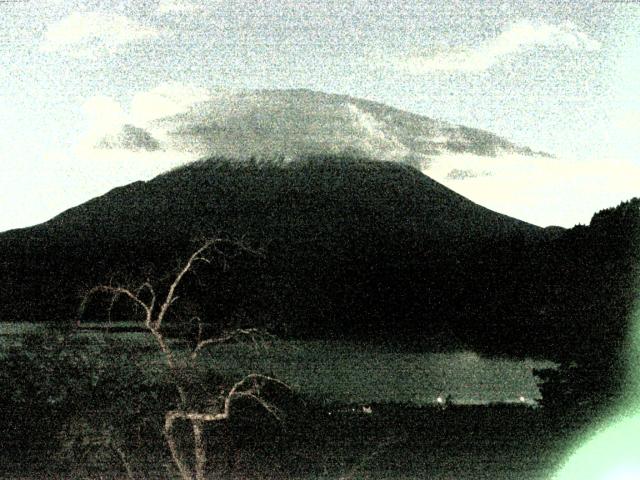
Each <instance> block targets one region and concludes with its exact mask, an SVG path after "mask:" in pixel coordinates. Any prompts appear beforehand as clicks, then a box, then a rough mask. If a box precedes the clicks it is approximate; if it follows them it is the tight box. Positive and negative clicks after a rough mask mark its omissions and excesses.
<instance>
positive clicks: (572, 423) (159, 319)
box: [0, 158, 640, 480]
mask: <svg viewBox="0 0 640 480" xmlns="http://www.w3.org/2000/svg"><path fill="white" fill-rule="evenodd" d="M212 236H215V237H216V238H218V239H225V238H226V239H228V238H231V239H242V241H241V242H236V241H233V242H224V241H222V240H221V242H223V243H224V245H225V246H224V248H223V247H222V243H220V248H218V247H219V244H218V243H206V245H208V247H207V248H209V247H211V248H213V247H215V248H213V252H211V251H207V252H205V253H207V256H203V255H204V253H203V252H204V250H201V249H199V250H196V251H195V253H194V249H195V248H197V247H198V246H199V245H202V243H200V244H197V245H196V246H195V247H194V244H193V239H194V238H196V239H199V241H200V242H202V241H204V240H206V239H207V238H211V237H212ZM203 239H204V240H203ZM216 242H217V241H216ZM253 246H255V248H254V247H253ZM639 247H640V200H638V199H634V200H631V201H629V202H625V203H623V204H621V205H619V206H618V207H616V208H612V209H608V210H604V211H602V212H598V213H597V214H595V215H594V217H593V219H592V221H591V224H590V225H589V226H576V227H575V228H573V229H569V230H563V229H557V228H554V229H542V228H538V227H535V226H533V225H528V224H526V223H524V222H520V221H518V220H516V219H512V218H509V217H506V216H504V215H500V214H497V213H495V212H491V211H489V210H487V209H484V208H482V207H480V206H478V205H475V204H474V203H472V202H470V201H468V200H467V199H465V198H463V197H461V196H459V195H457V194H455V193H454V192H452V191H450V190H448V189H446V188H445V187H443V186H442V185H439V184H438V183H437V182H434V181H433V180H431V179H429V178H428V177H426V176H424V175H422V174H421V173H419V172H418V171H416V170H414V169H412V168H410V167H407V166H401V165H393V164H386V163H383V162H373V161H369V160H360V159H352V158H337V159H336V158H313V159H308V160H305V161H299V162H293V163H290V164H285V163H282V162H280V163H279V162H266V163H260V162H244V163H242V162H229V161H219V160H209V161H204V162H200V163H196V164H194V165H190V166H188V167H184V168H181V169H178V170H176V171H174V172H169V173H167V174H165V175H162V176H160V177H157V178H156V179H154V180H152V181H150V182H147V183H142V182H139V183H135V184H132V185H129V186H127V187H123V188H120V189H116V190H114V191H112V192H110V193H109V194H107V195H105V196H103V197H101V198H98V199H94V200H92V201H90V202H88V203H86V204H84V205H81V206H79V207H77V208H75V209H72V210H69V211H67V212H65V213H63V214H62V215H60V216H58V217H56V218H54V219H52V220H51V221H49V222H47V223H45V224H42V225H39V226H36V227H33V228H30V229H23V230H18V231H13V232H7V233H5V234H2V235H0V248H1V249H2V252H3V254H4V258H3V260H2V264H3V270H2V272H0V306H1V309H2V310H0V315H1V316H2V320H9V321H17V322H44V323H46V324H47V325H48V327H49V328H46V329H44V330H43V331H41V332H35V333H31V334H26V335H25V336H24V337H23V338H22V339H21V340H20V341H19V342H17V343H11V342H10V343H8V344H6V345H4V346H3V347H2V350H0V406H1V407H2V409H3V415H1V416H0V441H1V442H2V447H3V448H2V453H1V455H2V458H1V459H0V461H1V462H2V463H0V465H2V469H4V470H5V472H6V476H7V477H9V478H12V477H13V478H15V476H16V474H17V472H23V473H24V474H25V475H26V476H27V477H29V476H30V477H35V478H38V477H46V478H51V477H52V476H53V475H58V476H61V477H63V478H82V477H87V478H91V477H93V478H108V477H109V476H115V477H119V478H122V477H128V478H150V477H151V478H182V479H192V478H195V479H196V480H203V479H205V478H207V477H209V476H213V475H215V474H218V475H223V476H227V477H232V478H248V477H251V478H394V479H395V478H434V479H439V478H442V479H445V478H452V477H453V478H457V479H465V478H469V479H483V478H488V479H489V478H490V479H492V480H496V479H501V478H517V479H528V478H546V475H547V474H548V469H549V468H552V467H553V465H554V464H555V463H557V462H558V461H559V460H560V459H561V455H562V454H561V453H560V452H564V451H565V447H566V442H567V439H568V438H569V437H571V435H572V433H574V432H575V431H576V430H578V429H580V428H581V426H583V425H586V423H587V422H590V421H591V420H593V418H594V416H597V415H598V414H599V412H601V411H602V410H603V409H604V408H605V407H606V406H607V405H609V404H611V403H612V402H614V401H615V400H616V398H618V397H619V395H620V391H621V390H622V388H623V380H624V378H625V374H626V365H625V356H624V349H625V345H626V343H625V342H626V341H627V338H628V334H629V330H630V318H631V317H630V313H631V309H632V306H633V302H634V300H635V299H636V297H637V291H638V290H637V287H638V285H637V274H638V267H639V265H640V248H639ZM209 253H214V254H213V255H208V254H209ZM200 254H202V255H200ZM190 255H191V256H190ZM186 259H188V261H187V260H186ZM194 259H195V260H199V261H196V262H194V263H192V260H194ZM176 265H177V267H176ZM227 267H231V268H227ZM183 273H184V276H183V275H182V274H183ZM174 287H176V288H174ZM138 319H139V320H140V322H141V326H142V332H138V334H142V335H147V336H149V337H150V338H151V339H152V341H151V342H149V343H148V344H141V343H139V342H138V343H127V342H124V341H122V340H119V339H118V338H117V337H114V338H111V337H109V336H105V337H102V339H101V340H97V339H96V338H94V337H91V336H82V335H78V334H77V332H76V331H74V330H73V327H74V325H75V324H76V322H77V324H78V325H82V323H83V322H85V321H91V322H97V323H101V322H102V323H104V324H105V325H106V324H109V323H110V322H111V321H113V320H127V321H136V320H138ZM255 329H257V330H255ZM229 331H231V332H234V331H240V332H254V331H256V332H257V331H260V332H265V334H266V335H267V337H269V336H272V335H276V336H278V337H279V338H283V339H310V338H311V339H317V338H321V339H325V340H328V341H332V340H335V339H344V338H352V339H359V340H366V341H368V342H378V343H379V344H383V345H385V346H386V348H389V349H392V350H397V351H430V350H433V349H440V350H445V351H447V350H448V351H452V350H457V349H464V350H467V351H475V352H478V353H480V354H483V355H489V356H507V357H510V358H526V357H532V358H539V359H545V360H552V361H554V362H557V363H558V364H559V368H558V369H554V370H546V371H540V372H537V374H538V376H539V377H540V379H541V381H543V382H544V383H543V384H542V393H543V397H544V398H543V402H542V407H543V408H540V409H531V408H525V407H523V406H518V407H515V406H505V405H492V406H485V407H449V408H447V409H445V410H439V409H437V408H420V409H416V408H414V407H412V406H411V405H373V406H371V405H367V406H366V408H367V410H365V409H364V408H363V407H364V406H362V405H360V406H353V407H352V406H349V405H327V403H326V402H327V399H326V398H321V397H318V396H314V395H312V394H311V395H310V394H308V393H302V392H297V391H296V390H295V388H292V386H290V385H286V384H285V383H283V382H281V381H279V380H278V379H277V378H274V377H272V376H270V375H269V374H270V372H268V371H266V372H265V371H262V372H255V371H246V372H237V373H238V375H239V376H238V375H236V374H235V373H234V374H233V375H231V374H230V373H229V372H228V371H227V370H225V368H221V367H222V365H220V364H219V363H218V364H215V361H216V357H215V355H214V356H213V357H212V358H213V360H212V359H209V361H208V363H207V362H204V363H203V362H201V358H202V356H203V355H204V351H202V352H201V351H200V350H204V349H200V346H202V345H207V346H210V345H211V344H212V343H216V342H217V340H215V339H218V338H225V335H227V333H226V332H229ZM132 334H133V332H132ZM251 335H253V334H252V333H251ZM251 335H250V337H251ZM209 340H212V342H209ZM251 341H253V342H256V339H255V338H254V337H251ZM203 342H204V343H203ZM207 350H208V349H207ZM200 353H202V354H203V355H200ZM207 355H209V353H207ZM212 362H213V363H212ZM227 363H228V362H227ZM337 373H338V372H336V374H337ZM398 373H399V374H401V372H398ZM247 374H249V375H248V376H247ZM252 374H254V375H252ZM308 374H309V375H313V374H314V373H313V372H308ZM240 379H242V380H240ZM258 380H260V381H258ZM236 387H238V388H236ZM227 400H233V409H232V410H231V409H230V408H228V407H229V404H228V402H227ZM352 408H355V410H353V409H352ZM369 409H370V413H369ZM169 420H171V421H174V420H175V424H171V425H168V423H167V422H168V421H169ZM218 420H220V421H218ZM205 451H206V455H205V454H204V453H203V452H205ZM176 452H178V455H181V456H182V457H183V458H182V459H180V458H178V459H177V458H176V455H177V454H176ZM185 463H186V464H187V465H186V466H185ZM187 470H189V471H187ZM514 472H515V473H514ZM192 473H193V474H192Z"/></svg>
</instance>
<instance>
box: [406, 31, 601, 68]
mask: <svg viewBox="0 0 640 480" xmlns="http://www.w3.org/2000/svg"><path fill="white" fill-rule="evenodd" d="M600 47H601V44H600V42H599V41H597V40H595V39H593V38H591V37H589V36H588V35H587V34H586V33H584V32H581V31H580V30H578V28H577V26H576V25H575V24H573V23H571V22H567V23H564V24H562V25H549V24H547V23H543V22H531V21H528V20H522V21H519V22H517V23H515V24H513V25H511V26H510V27H509V28H508V29H506V30H504V31H503V32H502V33H500V34H499V35H498V36H497V37H495V38H492V39H490V40H488V41H486V42H485V43H483V44H481V45H479V46H477V47H475V48H454V49H452V50H449V51H445V52H439V53H435V54H432V55H412V56H408V57H405V58H402V59H399V60H397V61H396V66H398V67H399V68H402V69H403V70H407V71H409V72H411V73H415V74H419V73H424V72H428V71H467V72H473V71H482V70H486V69H488V68H490V67H491V66H493V65H495V64H497V63H498V62H500V61H502V60H503V59H505V58H507V57H509V56H512V55H517V54H519V53H523V52H525V51H528V50H532V49H534V48H547V49H554V50H560V49H570V50H576V51H577V50H584V51H596V50H599V49H600Z"/></svg>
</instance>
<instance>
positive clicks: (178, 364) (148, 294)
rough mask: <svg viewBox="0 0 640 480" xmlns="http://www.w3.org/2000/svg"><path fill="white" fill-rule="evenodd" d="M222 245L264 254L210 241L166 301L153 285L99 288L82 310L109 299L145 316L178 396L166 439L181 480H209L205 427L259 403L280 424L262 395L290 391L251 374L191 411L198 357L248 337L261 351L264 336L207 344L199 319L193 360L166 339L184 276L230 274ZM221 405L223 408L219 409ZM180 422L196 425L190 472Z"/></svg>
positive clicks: (227, 336)
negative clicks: (218, 270) (200, 271)
mask: <svg viewBox="0 0 640 480" xmlns="http://www.w3.org/2000/svg"><path fill="white" fill-rule="evenodd" d="M223 245H230V246H232V247H233V248H234V249H235V251H236V252H240V253H241V252H248V253H252V254H260V252H258V251H256V250H252V249H251V248H249V247H247V246H246V245H244V244H242V243H239V242H230V241H229V240H226V239H223V238H214V239H209V240H207V241H205V242H204V243H203V244H202V245H201V246H200V247H199V248H198V249H197V250H196V251H195V252H193V254H192V255H191V256H190V257H189V259H188V260H187V261H186V262H185V263H184V264H183V265H182V266H180V267H179V269H178V271H177V273H176V274H175V276H174V277H172V282H171V284H170V285H169V287H168V289H167V292H166V294H165V295H164V297H162V298H159V295H158V294H157V292H156V289H155V288H154V286H153V285H152V283H151V282H150V281H149V280H147V281H145V282H143V283H142V284H140V285H139V286H138V288H137V289H135V290H131V289H129V288H126V287H122V286H114V285H97V286H95V287H93V288H91V289H90V290H89V291H88V292H87V294H86V295H85V297H84V300H83V302H82V305H81V308H80V314H82V312H84V310H85V308H86V306H87V303H88V301H89V300H90V298H91V297H92V296H93V295H95V294H98V293H106V294H109V295H111V301H110V304H109V309H111V308H113V305H114V303H115V299H117V298H118V297H125V298H128V299H129V300H131V301H132V302H133V303H134V304H135V305H137V306H138V307H140V309H141V310H142V312H143V313H144V326H145V327H146V329H147V331H148V332H149V333H150V334H151V335H152V336H153V338H154V339H155V341H156V343H157V345H158V347H159V348H160V350H161V352H162V354H163V357H164V360H165V362H166V365H167V367H168V369H169V370H170V372H171V374H172V377H173V379H174V383H175V385H176V389H177V392H178V398H179V402H178V408H177V409H176V410H171V411H168V412H165V422H164V437H165V439H166V442H167V446H168V447H169V451H170V453H171V458H172V460H173V463H174V464H175V466H176V467H177V469H178V472H179V475H180V477H181V479H182V480H194V479H195V480H204V479H205V470H206V463H207V451H206V445H205V441H204V425H205V424H207V423H212V422H221V421H226V420H228V419H229V418H230V416H231V413H232V410H233V405H234V402H235V401H237V400H239V399H249V400H252V401H255V402H256V403H257V404H258V405H260V406H261V407H263V408H264V409H265V410H266V412H268V413H269V414H270V415H272V416H273V417H275V418H276V419H278V420H279V419H280V416H279V412H278V409H277V408H276V406H275V405H273V404H272V403H270V402H268V401H267V400H266V399H265V398H264V397H263V396H262V395H261V389H262V388H263V387H264V386H265V385H266V384H269V383H272V384H279V385H281V386H283V387H285V388H287V389H290V387H289V386H288V385H286V384H285V383H283V382H281V381H280V380H278V379H276V378H272V377H270V376H266V375H262V374H258V373H251V374H249V375H246V376H245V377H244V378H242V379H241V380H239V381H238V382H236V383H235V384H233V385H232V386H231V388H229V389H228V391H226V392H225V391H223V392H217V393H216V394H215V395H216V398H214V399H212V400H218V401H217V402H216V401H211V402H208V405H211V406H210V407H206V408H194V407H192V404H193V402H191V401H190V400H191V399H190V398H189V394H188V389H187V388H186V387H185V384H184V380H183V373H184V372H186V371H188V370H189V369H194V368H195V363H194V362H195V361H196V360H197V358H198V355H199V353H200V352H202V351H203V349H204V348H206V347H208V346H210V345H214V344H220V343H225V342H227V341H231V340H235V339H237V338H240V337H243V336H244V337H247V338H249V339H251V341H252V342H253V343H254V345H256V344H257V341H258V339H259V337H260V332H259V331H258V330H257V329H253V328H251V329H241V330H236V331H232V332H225V333H223V335H222V336H220V337H214V338H203V325H202V322H201V321H200V319H199V318H197V317H196V320H197V321H198V339H197V341H196V345H195V347H194V349H193V351H192V352H190V354H188V355H186V356H185V355H182V356H180V355H179V353H177V352H176V351H174V350H173V349H172V347H171V345H170V343H169V342H168V341H167V339H166V338H165V335H164V334H163V331H162V328H163V325H164V322H165V320H166V318H167V314H168V312H169V310H170V309H171V306H172V305H173V304H174V303H175V302H176V301H177V300H178V296H177V294H176V292H177V290H178V288H179V287H180V285H181V283H182V282H183V279H184V278H185V276H186V275H187V274H188V273H190V272H193V270H194V268H195V266H196V265H197V264H198V263H206V264H210V263H212V261H213V260H215V259H217V260H219V261H220V262H221V263H222V266H223V268H225V269H226V266H227V260H228V259H229V257H230V254H229V253H228V252H225V251H223V250H222V249H221V247H222V246H223ZM216 405H218V406H217V407H216ZM178 420H182V421H186V422H189V423H190V424H191V429H192V432H193V445H194V447H193V467H190V466H189V464H188V462H187V460H186V459H185V456H184V455H183V453H182V452H181V451H180V449H179V447H178V443H177V441H176V438H175V436H174V426H175V423H176V421H178ZM129 473H130V472H129Z"/></svg>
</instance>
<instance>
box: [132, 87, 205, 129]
mask: <svg viewBox="0 0 640 480" xmlns="http://www.w3.org/2000/svg"><path fill="white" fill-rule="evenodd" d="M210 98H211V92H210V91H209V90H207V89H206V88H200V87H194V86H192V85H185V84H182V83H178V82H169V83H163V84H161V85H159V86H158V87H156V88H153V89H151V90H149V91H147V92H139V93H137V94H136V95H135V96H134V97H133V100H132V101H131V117H132V120H133V121H134V123H144V122H149V121H152V120H156V119H159V118H162V117H168V116H170V115H175V114H177V113H180V112H183V111H185V110H187V109H188V108H189V107H190V106H192V105H193V104H195V103H198V102H202V101H205V100H209V99H210Z"/></svg>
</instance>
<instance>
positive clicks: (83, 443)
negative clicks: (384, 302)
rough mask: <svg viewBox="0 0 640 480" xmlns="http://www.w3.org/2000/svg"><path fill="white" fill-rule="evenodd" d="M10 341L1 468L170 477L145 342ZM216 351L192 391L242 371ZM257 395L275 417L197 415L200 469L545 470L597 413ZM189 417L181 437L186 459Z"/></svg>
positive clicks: (521, 474) (268, 472)
mask: <svg viewBox="0 0 640 480" xmlns="http://www.w3.org/2000/svg"><path fill="white" fill-rule="evenodd" d="M18 340H19V341H15V342H13V343H12V344H7V345H5V349H4V354H3V355H2V356H1V359H0V404H1V405H2V406H3V415H2V416H1V417H0V444H1V445H2V453H1V454H0V455H1V458H0V465H1V467H0V474H1V475H2V476H3V477H4V478H53V477H54V476H57V477H58V478H139V479H142V478H166V479H171V478H179V477H178V472H177V471H176V469H175V467H174V465H173V462H172V459H171V456H170V452H169V450H168V448H167V445H166V441H165V438H164V437H163V433H162V432H163V422H164V412H166V411H169V410H172V409H175V408H176V407H177V404H178V396H177V394H176V388H175V384H174V381H173V379H172V378H171V375H170V372H169V371H168V369H167V367H166V365H165V363H164V361H163V358H162V356H161V355H160V354H159V352H158V350H157V347H156V346H155V345H154V344H153V342H151V341H149V342H146V343H145V342H141V341H140V340H139V339H136V340H135V341H132V339H131V338H130V337H128V334H114V335H111V334H106V335H94V334H91V335H84V334H79V333H78V332H77V331H75V330H70V331H61V330H60V329H56V328H44V329H40V330H39V331H37V332H32V333H27V334H25V335H23V336H21V337H20V338H19V339H18ZM267 355H268V353H267ZM215 359H216V357H215V354H214V352H212V357H211V360H212V362H211V363H208V364H207V366H208V368H200V369H195V370H192V371H190V372H189V382H190V383H189V385H188V388H189V389H190V394H191V395H192V396H193V398H194V399H195V401H196V402H198V401H200V402H205V401H206V399H207V398H210V397H208V396H207V392H216V391H217V390H218V389H224V388H228V386H229V385H231V384H233V382H234V381H236V380H237V378H238V376H234V377H228V376H227V374H226V373H225V374H221V373H220V372H221V371H222V372H224V371H225V370H224V369H223V368H220V369H217V370H216V369H214V368H212V366H213V365H214V364H215V363H214V362H213V361H215ZM227 371H228V370H227ZM266 373H270V372H266ZM336 373H338V372H336ZM310 374H312V373H310ZM261 395H262V396H263V398H265V399H266V400H268V401H269V402H270V404H271V405H273V406H274V407H275V408H276V409H277V410H276V411H277V417H275V416H274V415H271V414H270V413H269V412H268V411H265V409H263V408H261V406H260V405H259V404H256V403H255V402H252V401H250V400H248V401H242V402H239V403H238V405H237V408H236V409H235V410H234V413H233V414H232V415H231V417H230V418H229V421H228V422H225V423H221V424H219V425H207V426H206V428H205V432H204V438H205V443H206V449H207V452H208V459H207V464H206V474H207V477H206V478H238V479H239V478H265V479H266V478H282V479H284V478H326V479H338V478H353V479H356V478H389V479H397V478H433V479H447V478H456V479H470V480H471V479H484V478H486V479H491V480H499V479H515V478H517V479H522V480H526V479H544V478H547V477H546V475H547V474H548V472H549V470H550V469H552V468H553V467H554V466H556V465H557V464H558V463H559V462H560V461H562V459H563V458H564V455H565V453H566V450H567V446H568V445H569V442H570V440H572V438H573V436H574V435H575V434H576V432H578V431H579V430H580V428H582V427H584V426H586V425H587V424H589V423H591V422H592V421H593V419H594V412H593V410H591V409H590V408H589V407H588V406H585V405H583V404H577V403H576V402H574V403H573V404H571V405H565V406H564V408H563V409H555V408H552V407H546V408H545V407H543V408H539V407H531V406H525V405H505V404H502V405H500V404H494V405H486V406H456V405H448V406H446V407H445V408H442V407H438V406H424V407H418V406H416V405H412V404H402V403H387V404H336V403H331V402H330V403H327V401H326V400H323V399H321V398H318V397H317V396H313V395H311V394H309V393H308V392H300V391H297V390H294V391H289V390H287V389H283V388H279V387H277V386H272V387H267V388H265V389H264V390H263V391H262V392H261ZM187 426H188V425H186V424H182V425H179V426H178V428H177V431H176V438H177V439H178V441H179V445H180V448H181V449H182V451H184V452H185V453H186V457H187V458H188V461H189V462H191V463H192V462H193V457H192V456H191V455H190V454H189V452H190V451H192V448H193V445H192V442H193V440H192V436H191V431H190V429H188V428H187Z"/></svg>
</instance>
